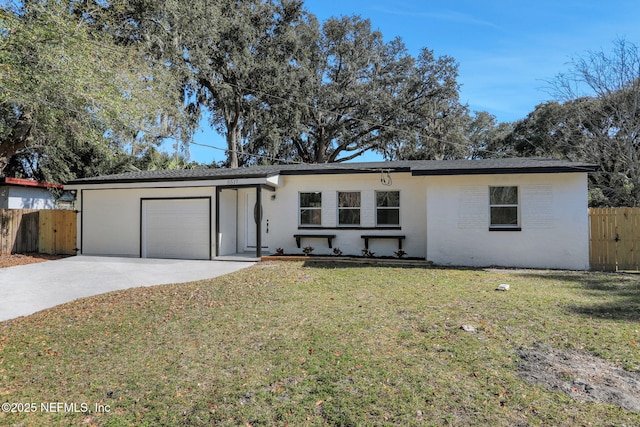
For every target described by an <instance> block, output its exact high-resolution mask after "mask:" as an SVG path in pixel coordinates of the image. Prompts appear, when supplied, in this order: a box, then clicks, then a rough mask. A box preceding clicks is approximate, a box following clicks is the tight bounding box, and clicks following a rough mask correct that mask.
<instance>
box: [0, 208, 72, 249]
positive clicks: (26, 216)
mask: <svg viewBox="0 0 640 427" xmlns="http://www.w3.org/2000/svg"><path fill="white" fill-rule="evenodd" d="M29 252H39V253H43V254H54V255H75V254H76V212H75V211H70V210H34V209H0V255H8V254H12V253H29Z"/></svg>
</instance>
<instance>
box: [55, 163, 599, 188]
mask: <svg viewBox="0 0 640 427" xmlns="http://www.w3.org/2000/svg"><path fill="white" fill-rule="evenodd" d="M387 170H389V171H391V172H411V173H412V175H415V176H426V175H478V174H511V173H566V172H594V171H596V170H598V166H597V165H592V164H587V163H579V162H571V161H567V160H553V159H540V158H526V157H519V158H509V159H482V160H401V161H389V162H360V163H357V162H354V163H322V164H292V165H271V166H252V167H246V168H237V169H228V168H217V169H186V170H157V171H141V172H129V173H122V174H116V175H105V176H98V177H94V178H83V179H76V180H73V181H70V182H68V183H67V185H83V184H89V185H90V184H106V183H132V182H161V181H202V180H215V179H240V178H265V177H269V176H274V175H320V174H353V173H372V172H380V171H387Z"/></svg>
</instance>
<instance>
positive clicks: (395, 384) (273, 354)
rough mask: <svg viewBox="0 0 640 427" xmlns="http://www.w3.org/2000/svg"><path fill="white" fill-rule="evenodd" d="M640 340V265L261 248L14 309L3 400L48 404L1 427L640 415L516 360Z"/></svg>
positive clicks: (633, 352)
mask: <svg viewBox="0 0 640 427" xmlns="http://www.w3.org/2000/svg"><path fill="white" fill-rule="evenodd" d="M501 283H508V284H509V285H510V287H511V289H510V290H509V291H507V292H498V291H495V288H496V287H497V286H498V285H499V284H501ZM462 325H471V326H474V327H475V328H476V329H477V331H476V332H465V331H463V330H462V329H460V327H461V326H462ZM638 342H640V279H639V278H637V277H635V276H628V275H615V274H594V273H566V272H553V271H551V272H534V271H524V270H523V271H508V270H503V271H502V270H493V271H489V270H474V269H467V270H465V269H423V268H407V269H403V268H398V267H362V266H353V265H344V264H342V265H341V264H322V263H310V264H309V265H308V266H305V265H304V264H302V263H262V264H258V265H256V266H255V267H251V268H249V269H246V270H243V271H240V272H238V273H234V274H231V275H227V276H223V277H220V278H216V279H211V280H206V281H200V282H194V283H189V284H180V285H170V286H159V287H152V288H137V289H132V290H127V291H120V292H114V293H110V294H105V295H100V296H97V297H92V298H87V299H83V300H80V301H76V302H72V303H69V304H66V305H63V306H59V307H56V308H53V309H51V310H48V311H45V312H41V313H37V314H35V315H32V316H29V317H26V318H20V319H17V320H12V321H7V322H4V323H0V402H2V403H4V402H10V403H16V405H13V408H12V409H14V410H19V409H20V410H23V411H24V408H25V406H24V405H23V407H22V408H19V407H18V405H17V403H22V404H29V405H30V404H31V403H34V404H36V406H37V409H36V410H35V412H31V413H24V412H23V413H11V412H9V413H7V412H4V413H3V412H0V425H14V424H15V425H20V426H42V425H87V426H90V425H106V426H129V425H136V426H139V425H143V426H144V425H147V426H162V425H166V426H178V425H196V426H210V425H229V426H246V425H251V426H261V425H268V426H271V425H278V426H280V425H282V426H284V425H289V426H301V425H314V426H315V425H327V426H334V425H335V426H338V425H340V426H348V425H353V426H361V425H398V426H411V425H434V426H439V425H459V426H464V425H490V426H517V425H522V426H525V425H567V426H569V425H571V426H579V425H594V426H601V425H623V424H625V425H640V413H637V412H630V411H625V410H623V409H620V408H619V407H616V406H613V405H607V404H601V403H583V402H579V401H575V400H572V399H571V398H570V397H569V396H567V395H565V394H564V393H561V392H559V391H555V392H554V391H549V390H547V389H545V388H542V387H540V386H534V385H531V384H529V383H527V382H525V381H524V380H522V379H521V377H519V375H518V369H517V367H518V362H519V357H518V351H519V350H521V349H523V348H529V347H532V346H533V345H534V344H535V343H542V344H544V345H547V346H551V347H554V348H559V349H567V350H578V351H581V352H584V353H587V354H592V355H597V356H599V357H601V358H604V359H605V360H607V361H610V362H613V363H615V364H616V365H618V366H620V367H624V368H625V369H627V370H630V371H639V370H640V346H639V344H638ZM57 402H62V403H66V404H67V407H64V406H62V407H61V406H59V405H55V404H54V405H53V406H51V405H50V406H46V405H45V407H44V408H43V406H42V404H43V403H45V404H46V403H57ZM70 404H76V405H77V407H73V406H70ZM83 404H84V405H86V406H81V405H83ZM96 404H98V405H102V406H99V409H100V411H99V412H95V408H96V406H95V405H96ZM3 408H5V407H4V406H3ZM51 408H53V409H54V411H55V410H58V411H57V412H53V411H50V412H46V411H45V410H46V409H51ZM73 409H75V411H74V410H73ZM85 409H88V410H85Z"/></svg>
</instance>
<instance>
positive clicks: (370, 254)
mask: <svg viewBox="0 0 640 427" xmlns="http://www.w3.org/2000/svg"><path fill="white" fill-rule="evenodd" d="M375 254H376V253H375V252H371V251H370V250H369V249H363V250H362V256H366V257H367V258H373V256H374V255H375Z"/></svg>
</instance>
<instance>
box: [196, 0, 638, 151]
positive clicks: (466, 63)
mask: <svg viewBox="0 0 640 427" xmlns="http://www.w3.org/2000/svg"><path fill="white" fill-rule="evenodd" d="M305 5H306V8H307V10H309V11H311V12H312V13H314V14H315V15H316V16H317V17H318V19H319V20H320V22H322V21H324V20H326V19H327V18H329V17H331V16H342V15H360V16H361V17H363V18H368V19H370V20H371V24H372V27H373V28H374V29H376V30H379V31H380V32H381V33H382V34H383V35H384V37H385V39H386V40H391V39H393V38H394V37H396V36H399V37H401V38H402V40H403V41H404V42H405V44H406V45H407V48H408V49H409V52H410V53H411V54H412V55H414V56H415V55H417V54H418V52H419V51H420V49H421V48H423V47H426V48H428V49H431V50H433V51H434V53H435V55H436V56H445V55H446V56H451V57H453V58H454V59H455V60H456V61H457V62H458V66H459V69H458V71H459V77H458V82H459V83H460V84H461V85H462V87H461V90H460V100H461V101H462V102H463V103H466V104H467V105H469V108H470V109H471V110H472V111H488V112H489V113H491V114H493V115H494V116H496V118H497V119H498V120H499V121H515V120H518V119H522V118H524V117H525V116H526V115H527V114H528V113H529V112H531V111H533V109H534V108H535V106H536V105H538V104H540V103H541V102H544V101H547V100H550V99H551V95H550V94H549V93H548V92H547V91H546V90H545V87H546V86H547V83H546V82H545V81H546V80H550V79H552V78H553V77H554V76H555V75H556V74H558V73H560V72H563V71H566V70H567V69H568V63H569V61H571V59H572V58H574V57H576V56H580V55H585V54H586V53H587V52H588V51H593V50H596V51H599V50H605V51H609V50H610V49H611V47H612V43H613V41H614V40H615V39H618V38H623V39H625V40H626V41H627V42H630V43H635V44H637V45H640V20H639V17H640V1H638V0H608V1H606V2H605V1H603V0H599V1H596V0H585V1H575V0H537V1H535V2H534V1H522V0H484V1H483V0H449V1H432V0H341V1H330V0H305ZM194 141H195V142H199V143H203V144H209V145H215V146H217V147H221V148H223V147H225V142H224V138H223V137H221V136H219V135H217V134H215V132H214V131H213V130H209V129H207V130H204V131H202V132H199V133H198V134H197V135H196V137H195V138H194ZM190 154H191V159H192V160H195V161H198V162H202V163H210V162H211V161H214V160H215V161H220V160H223V159H224V158H225V154H224V152H223V151H219V150H214V149H210V148H206V147H199V146H195V145H192V146H191V148H190Z"/></svg>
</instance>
